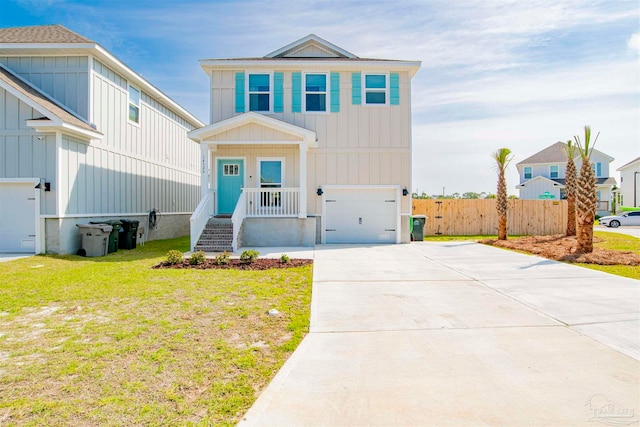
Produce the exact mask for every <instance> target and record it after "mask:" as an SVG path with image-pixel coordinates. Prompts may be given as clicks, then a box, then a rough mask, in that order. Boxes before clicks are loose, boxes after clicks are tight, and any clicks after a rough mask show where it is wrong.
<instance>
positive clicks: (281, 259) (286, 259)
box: [280, 254, 291, 264]
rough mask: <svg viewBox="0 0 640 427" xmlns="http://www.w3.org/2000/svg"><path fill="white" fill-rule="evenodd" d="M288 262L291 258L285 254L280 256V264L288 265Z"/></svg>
mask: <svg viewBox="0 0 640 427" xmlns="http://www.w3.org/2000/svg"><path fill="white" fill-rule="evenodd" d="M289 261H291V258H289V256H288V255H287V254H282V256H281V257H280V262H281V263H283V264H288V263H289Z"/></svg>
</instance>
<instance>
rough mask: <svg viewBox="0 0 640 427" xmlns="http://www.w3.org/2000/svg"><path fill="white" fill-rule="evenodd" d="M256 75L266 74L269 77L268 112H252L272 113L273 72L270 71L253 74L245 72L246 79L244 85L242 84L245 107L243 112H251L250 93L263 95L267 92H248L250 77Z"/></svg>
mask: <svg viewBox="0 0 640 427" xmlns="http://www.w3.org/2000/svg"><path fill="white" fill-rule="evenodd" d="M257 74H267V75H268V76H269V110H268V111H254V113H273V97H274V91H273V72H272V71H254V72H247V78H246V79H245V83H244V93H245V95H244V98H245V99H244V105H245V111H247V112H249V111H252V110H251V93H254V94H265V93H267V92H251V93H250V92H249V79H250V76H252V75H257Z"/></svg>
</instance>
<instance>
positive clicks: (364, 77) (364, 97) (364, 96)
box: [361, 73, 391, 107]
mask: <svg viewBox="0 0 640 427" xmlns="http://www.w3.org/2000/svg"><path fill="white" fill-rule="evenodd" d="M367 76H386V78H385V82H386V86H385V88H384V93H385V95H384V104H369V103H367ZM361 84H362V95H361V99H362V105H364V106H367V107H385V106H388V105H389V95H390V92H391V91H390V88H391V81H390V80H389V73H362V83H361ZM369 91H370V92H383V90H382V89H369Z"/></svg>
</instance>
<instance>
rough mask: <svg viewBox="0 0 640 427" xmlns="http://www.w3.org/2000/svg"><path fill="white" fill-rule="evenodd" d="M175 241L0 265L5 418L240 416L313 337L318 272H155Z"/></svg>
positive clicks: (94, 420) (61, 421)
mask: <svg viewBox="0 0 640 427" xmlns="http://www.w3.org/2000/svg"><path fill="white" fill-rule="evenodd" d="M170 249H179V250H182V251H186V250H187V249H188V239H187V238H182V239H174V240H166V241H156V242H148V243H147V244H146V245H145V246H144V247H139V248H137V249H136V250H132V251H118V252H117V253H115V254H109V255H108V256H106V257H101V258H81V257H77V256H71V255H69V256H36V257H31V258H26V259H21V260H16V261H11V262H6V263H2V264H0V277H2V281H1V283H0V425H2V426H11V425H134V424H137V425H140V424H143V425H233V424H235V423H236V422H237V421H239V419H240V417H241V416H242V415H243V414H244V412H245V411H246V410H247V409H248V408H249V406H250V405H251V404H252V403H253V402H254V400H255V399H256V397H257V394H258V393H259V392H260V390H261V389H262V388H263V387H264V386H265V385H266V384H267V383H268V382H269V381H270V379H271V378H272V377H273V376H274V375H275V373H276V372H277V370H278V369H279V368H280V367H281V366H282V364H283V363H284V361H285V360H286V359H287V358H288V357H289V355H290V354H291V352H292V351H293V350H294V349H295V348H296V347H297V345H298V343H299V342H300V341H301V339H302V338H303V336H304V335H305V334H306V332H307V331H308V325H309V306H310V301H311V279H312V278H311V271H312V270H311V267H310V266H306V267H298V268H291V269H286V270H285V269H280V270H266V271H236V270H172V269H151V266H153V265H155V264H158V263H159V262H161V261H164V260H165V259H166V254H167V252H168V251H169V250H170ZM271 308H276V309H277V310H278V311H279V312H280V313H281V314H280V315H279V316H269V315H268V314H267V311H268V310H269V309H271Z"/></svg>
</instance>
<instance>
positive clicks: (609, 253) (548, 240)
mask: <svg viewBox="0 0 640 427" xmlns="http://www.w3.org/2000/svg"><path fill="white" fill-rule="evenodd" d="M601 241H602V239H599V238H597V237H594V238H593V242H594V243H597V242H601ZM478 243H483V244H485V245H491V246H499V247H502V248H508V249H514V250H518V251H524V252H528V253H531V254H535V255H539V256H542V257H545V258H549V259H553V260H556V261H565V262H580V263H586V264H598V265H640V254H637V253H635V252H631V251H613V250H609V249H603V248H598V247H594V248H593V252H592V253H588V254H583V253H578V252H576V247H577V240H576V238H575V237H567V236H564V235H562V234H559V235H555V236H526V237H518V238H513V239H508V240H495V239H486V240H480V241H479V242H478Z"/></svg>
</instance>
